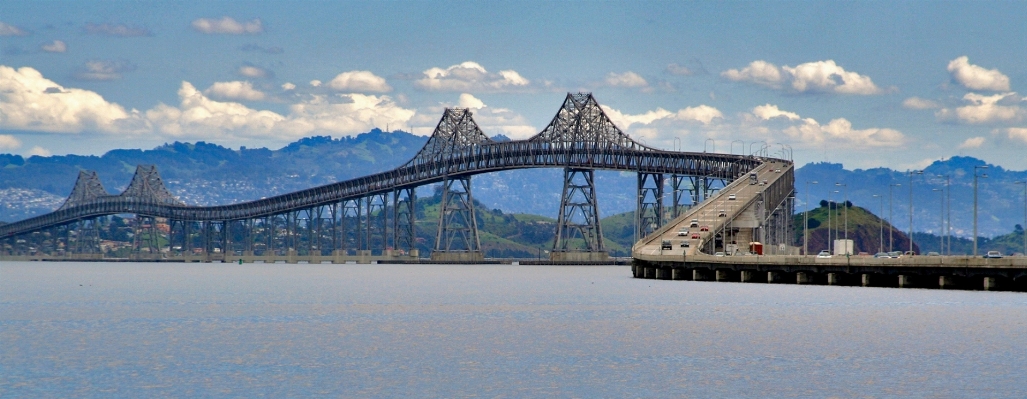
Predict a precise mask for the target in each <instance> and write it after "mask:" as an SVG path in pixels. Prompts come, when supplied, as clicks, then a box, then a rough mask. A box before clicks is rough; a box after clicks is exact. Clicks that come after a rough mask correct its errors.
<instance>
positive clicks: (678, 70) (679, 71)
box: [666, 64, 695, 76]
mask: <svg viewBox="0 0 1027 399" xmlns="http://www.w3.org/2000/svg"><path fill="white" fill-rule="evenodd" d="M666 71H667V73H669V74H671V75H678V76H690V75H694V74H695V71H693V70H691V69H689V68H688V67H686V66H683V65H678V64H670V65H667V69H666Z"/></svg>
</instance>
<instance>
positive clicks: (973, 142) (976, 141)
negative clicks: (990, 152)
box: [957, 137, 984, 150]
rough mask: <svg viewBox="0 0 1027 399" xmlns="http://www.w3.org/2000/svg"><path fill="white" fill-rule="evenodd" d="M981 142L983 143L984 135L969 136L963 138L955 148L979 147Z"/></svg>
mask: <svg viewBox="0 0 1027 399" xmlns="http://www.w3.org/2000/svg"><path fill="white" fill-rule="evenodd" d="M982 144H984V137H971V138H968V139H966V140H964V141H963V143H962V144H960V145H959V146H958V147H957V148H959V149H964V150H965V149H970V148H977V147H980V146H981V145H982Z"/></svg>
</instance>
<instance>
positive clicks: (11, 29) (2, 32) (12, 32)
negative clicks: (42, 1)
mask: <svg viewBox="0 0 1027 399" xmlns="http://www.w3.org/2000/svg"><path fill="white" fill-rule="evenodd" d="M28 35H29V32H28V31H26V30H24V29H22V28H19V27H17V26H14V25H10V24H6V23H3V22H0V36H28Z"/></svg>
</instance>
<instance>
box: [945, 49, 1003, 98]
mask: <svg viewBox="0 0 1027 399" xmlns="http://www.w3.org/2000/svg"><path fill="white" fill-rule="evenodd" d="M948 71H949V73H950V74H952V79H953V80H955V81H956V82H958V83H959V84H961V85H963V87H966V88H968V89H971V90H989V91H1008V90H1009V77H1008V76H1006V75H1004V74H1003V73H1002V72H999V70H998V69H985V68H982V67H980V66H977V65H973V64H971V63H970V57H967V56H965V55H964V56H962V57H958V58H956V59H954V60H952V61H949V66H948Z"/></svg>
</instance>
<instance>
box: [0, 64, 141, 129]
mask: <svg viewBox="0 0 1027 399" xmlns="http://www.w3.org/2000/svg"><path fill="white" fill-rule="evenodd" d="M136 116H137V115H136V111H135V110H132V111H126V110H125V109H124V108H122V107H121V106H120V105H117V104H114V103H110V102H107V101H106V100H104V98H103V97H101V96H100V95H99V94H96V93H95V92H92V91H88V90H82V89H74V88H64V87H62V86H61V85H59V84H57V83H55V82H53V81H51V80H49V79H46V78H44V77H43V75H42V74H40V73H39V71H37V70H35V69H32V68H29V67H22V68H19V69H14V68H11V67H8V66H4V65H0V128H3V129H12V130H29V131H39V132H53V133H78V132H81V131H83V130H94V131H100V132H117V131H131V130H132V129H131V125H129V124H126V123H125V122H127V121H130V120H132V119H133V118H134V117H136Z"/></svg>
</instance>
